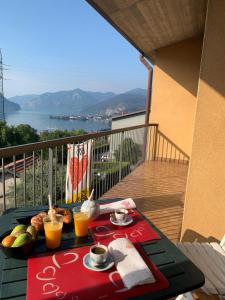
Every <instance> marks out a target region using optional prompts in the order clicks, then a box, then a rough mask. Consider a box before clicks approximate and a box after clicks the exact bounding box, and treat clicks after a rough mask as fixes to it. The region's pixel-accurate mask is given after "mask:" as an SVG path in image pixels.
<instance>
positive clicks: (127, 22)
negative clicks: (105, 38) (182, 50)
mask: <svg viewBox="0 0 225 300" xmlns="http://www.w3.org/2000/svg"><path fill="white" fill-rule="evenodd" d="M86 1H87V2H88V3H89V4H90V5H91V6H93V7H94V8H95V9H96V10H97V11H98V12H99V13H100V14H101V15H102V16H103V17H104V18H105V19H106V20H107V21H108V22H109V23H110V24H111V25H112V26H113V27H115V29H116V30H117V31H119V32H120V33H121V34H122V35H123V36H124V37H125V38H126V39H127V40H128V41H129V42H130V43H131V44H132V45H133V46H134V47H135V48H136V49H137V50H138V51H139V52H140V53H141V54H143V55H144V56H146V57H147V58H149V59H150V60H151V61H154V52H155V50H157V49H160V48H163V47H166V46H169V45H172V44H174V43H177V42H180V41H183V40H186V39H189V38H192V37H195V36H198V35H201V34H202V33H203V32H204V24H205V15H206V6H207V0H171V1H168V0H157V1H156V0H122V1H121V0H86Z"/></svg>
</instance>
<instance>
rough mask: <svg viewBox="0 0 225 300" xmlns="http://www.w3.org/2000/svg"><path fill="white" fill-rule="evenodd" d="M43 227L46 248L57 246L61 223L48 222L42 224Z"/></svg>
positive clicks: (59, 240) (59, 242)
mask: <svg viewBox="0 0 225 300" xmlns="http://www.w3.org/2000/svg"><path fill="white" fill-rule="evenodd" d="M44 228H45V240H46V246H47V248H49V249H55V248H58V247H59V246H60V244H61V236H62V224H61V223H54V222H53V223H51V222H49V223H45V224H44Z"/></svg>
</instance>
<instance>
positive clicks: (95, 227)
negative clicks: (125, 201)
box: [89, 209, 160, 245]
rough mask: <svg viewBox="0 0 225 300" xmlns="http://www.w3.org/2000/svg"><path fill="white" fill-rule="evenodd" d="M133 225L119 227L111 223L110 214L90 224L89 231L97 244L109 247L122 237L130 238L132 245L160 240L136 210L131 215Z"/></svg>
mask: <svg viewBox="0 0 225 300" xmlns="http://www.w3.org/2000/svg"><path fill="white" fill-rule="evenodd" d="M130 215H131V216H132V218H133V220H134V221H133V223H131V224H130V225H128V226H117V225H113V224H112V223H111V222H110V214H104V215H101V216H99V217H98V218H97V219H96V220H93V221H91V222H90V224H89V229H90V232H91V234H92V237H93V239H94V241H95V242H100V243H101V244H105V245H108V243H110V242H111V241H112V240H114V239H118V238H121V237H126V238H128V239H129V240H130V241H131V242H132V243H143V242H146V241H151V240H160V236H159V235H158V233H156V232H155V231H154V229H153V228H152V227H151V225H150V224H149V222H147V221H146V220H145V219H144V218H143V217H142V215H141V214H140V213H139V212H138V211H137V210H136V209H134V210H132V214H130Z"/></svg>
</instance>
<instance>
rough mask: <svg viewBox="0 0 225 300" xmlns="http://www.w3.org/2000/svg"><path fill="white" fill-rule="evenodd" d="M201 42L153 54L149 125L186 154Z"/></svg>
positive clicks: (199, 40) (194, 103)
mask: <svg viewBox="0 0 225 300" xmlns="http://www.w3.org/2000/svg"><path fill="white" fill-rule="evenodd" d="M201 45H202V39H201V38H200V37H199V38H195V39H191V40H186V41H183V42H180V43H177V44H174V45H172V46H169V47H165V48H162V49H159V50H157V51H156V57H155V67H154V77H153V90H152V110H151V115H150V122H151V123H159V129H160V131H161V132H163V133H164V134H165V135H166V136H167V137H168V138H169V139H171V140H172V141H173V142H174V143H175V144H176V145H177V146H179V147H180V148H181V149H182V150H183V151H184V152H185V153H187V154H188V155H190V153H191V146H192V138H193V124H194V115H195V110H196V96H197V88H198V78H199V67H200V59H201Z"/></svg>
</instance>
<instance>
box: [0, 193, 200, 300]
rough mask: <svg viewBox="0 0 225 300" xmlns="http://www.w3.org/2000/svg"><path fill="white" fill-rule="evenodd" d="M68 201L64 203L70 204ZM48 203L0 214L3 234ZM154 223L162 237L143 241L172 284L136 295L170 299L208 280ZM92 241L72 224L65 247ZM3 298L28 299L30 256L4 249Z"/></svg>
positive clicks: (0, 257) (0, 274) (41, 240)
mask: <svg viewBox="0 0 225 300" xmlns="http://www.w3.org/2000/svg"><path fill="white" fill-rule="evenodd" d="M112 201H117V200H116V199H115V200H112V199H110V200H102V201H101V203H108V202H112ZM66 206H67V205H64V207H66ZM69 207H71V206H69ZM46 209H47V207H46V206H45V207H43V206H42V207H40V206H39V207H32V208H18V209H15V210H12V211H10V212H8V213H6V214H4V215H3V216H1V217H0V234H3V233H4V232H5V231H7V230H9V229H11V228H13V227H14V226H15V224H17V223H18V221H17V219H19V218H23V217H26V216H30V215H34V214H36V213H38V212H39V211H43V210H46ZM150 224H151V226H153V228H154V229H155V231H157V232H158V233H159V235H160V237H161V239H160V240H154V241H149V242H145V243H141V245H142V247H143V249H144V251H145V252H146V253H147V255H148V256H149V258H150V259H151V260H152V262H153V263H155V265H156V266H157V267H158V268H159V269H160V271H161V272H162V273H163V274H164V275H165V277H166V278H167V279H168V281H169V288H167V289H163V290H161V291H158V292H154V293H151V294H147V295H142V296H139V297H138V298H137V297H136V299H168V298H171V297H174V296H177V295H179V294H182V293H184V292H187V291H191V290H193V289H196V288H199V287H201V286H202V285H203V284H204V275H203V274H202V273H201V271H200V270H199V269H198V268H197V267H196V266H195V265H194V264H193V263H192V262H191V261H190V260H189V259H188V258H187V257H186V256H184V254H183V253H182V252H181V251H180V250H179V249H178V248H177V247H176V246H175V245H174V244H173V243H172V242H170V241H169V240H168V239H167V238H166V237H165V236H164V235H163V234H162V233H161V232H160V231H159V230H158V229H157V228H156V227H155V226H154V224H153V223H151V222H150ZM91 243H92V239H91V237H90V236H89V237H88V238H84V239H76V238H75V237H74V230H73V228H72V227H71V228H70V227H69V228H68V229H67V230H66V231H64V232H63V236H62V248H61V249H66V248H73V247H80V246H82V245H84V244H85V245H88V244H91ZM35 251H36V252H44V251H45V244H44V237H42V236H39V242H38V247H37V248H36V250H35ZM0 278H1V281H0V286H1V290H0V299H14V300H20V299H21V300H22V299H23V300H24V299H26V285H27V280H26V279H27V260H26V259H24V260H21V259H14V258H7V257H5V256H4V254H3V253H2V251H0Z"/></svg>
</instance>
